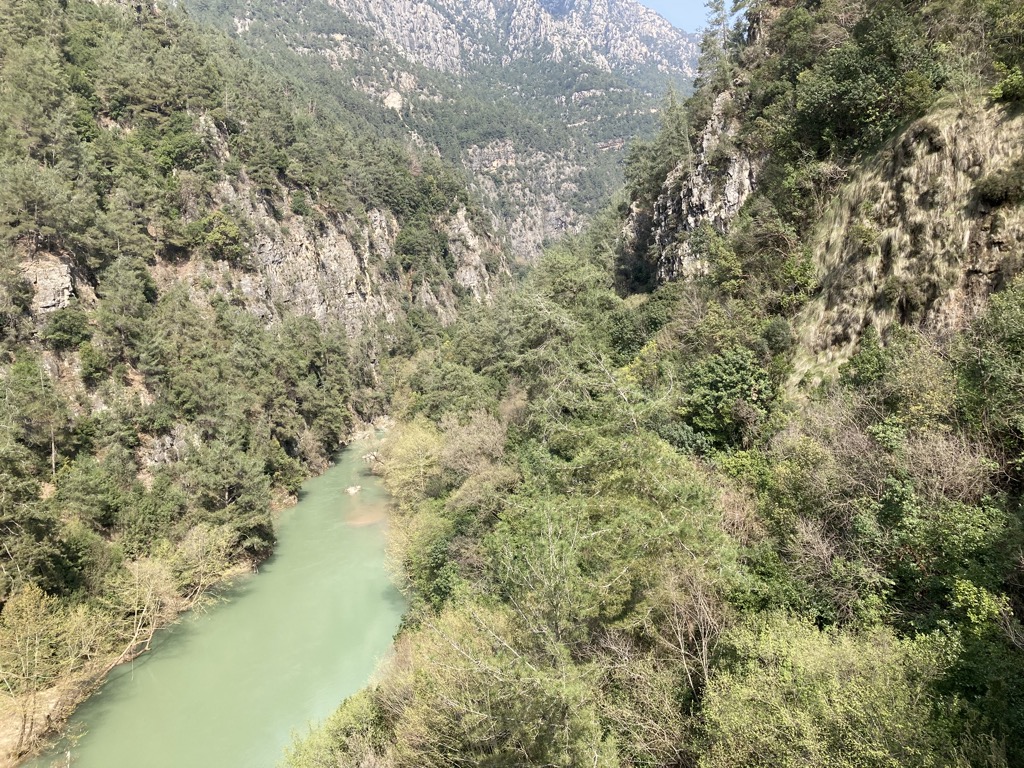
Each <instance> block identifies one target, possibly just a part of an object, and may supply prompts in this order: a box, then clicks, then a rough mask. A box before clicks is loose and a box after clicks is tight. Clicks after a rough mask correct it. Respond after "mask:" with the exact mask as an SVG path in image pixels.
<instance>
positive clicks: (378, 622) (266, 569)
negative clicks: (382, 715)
mask: <svg viewBox="0 0 1024 768" xmlns="http://www.w3.org/2000/svg"><path fill="white" fill-rule="evenodd" d="M365 450H366V444H359V443H356V444H355V445H353V446H352V447H350V448H349V449H347V450H346V451H345V452H344V453H342V454H341V455H340V457H339V461H338V464H337V465H336V466H334V467H332V468H331V469H329V470H328V471H327V472H326V473H325V474H324V475H322V476H321V477H318V478H316V479H314V480H310V481H309V482H308V483H307V484H306V485H305V486H303V490H302V494H301V496H300V500H299V503H298V504H297V505H296V506H295V507H293V508H291V509H289V510H286V511H285V512H283V513H282V515H281V517H280V520H279V525H278V545H277V549H276V551H275V554H274V556H273V557H272V558H271V559H270V560H268V561H267V562H266V563H264V564H263V565H261V566H260V572H259V575H257V576H253V577H249V578H245V579H242V580H241V581H240V583H238V584H237V585H236V586H234V587H233V588H232V589H231V590H230V591H228V592H227V594H226V595H225V597H226V598H227V599H226V600H224V601H222V602H217V603H215V604H213V605H212V606H211V607H209V608H208V609H207V610H205V611H203V612H200V613H196V614H193V615H189V616H186V617H185V618H184V619H183V620H182V621H179V622H178V623H177V624H175V625H174V626H172V627H170V628H169V629H166V630H163V631H162V632H160V633H159V634H158V635H157V639H156V642H155V643H154V647H153V650H151V651H150V652H149V653H147V654H144V655H143V656H140V657H139V658H137V659H136V660H135V661H134V662H133V663H129V664H124V665H122V666H120V667H118V668H117V669H115V670H114V671H113V672H112V673H111V674H110V676H109V679H108V680H107V682H106V683H105V684H104V686H103V687H102V688H101V689H100V691H99V692H98V693H97V694H96V695H94V696H93V697H92V698H90V699H89V700H88V701H87V702H85V704H83V705H82V706H81V707H80V708H79V709H78V710H77V711H76V712H75V714H74V716H73V717H72V718H71V722H70V723H69V731H68V732H69V733H71V734H76V733H77V734H81V735H80V738H78V739H77V744H76V745H74V746H73V747H72V748H71V749H70V753H69V748H68V744H69V742H67V741H65V742H63V743H61V744H58V745H57V746H55V747H54V748H53V749H52V750H51V751H50V752H49V753H48V754H46V755H43V756H42V757H40V758H38V759H37V760H35V761H34V762H31V763H29V764H28V765H29V766H30V767H31V768H48V767H49V766H52V765H67V762H68V759H69V754H70V758H71V759H72V765H73V766H75V768H135V767H136V766H140V767H141V766H144V767H145V768H264V767H265V768H272V766H275V765H277V764H278V763H279V761H280V760H281V757H282V754H283V752H284V749H285V747H286V746H287V745H288V744H289V743H290V742H291V739H292V735H293V733H304V732H306V730H307V728H308V726H309V724H311V723H313V722H315V721H317V720H320V719H322V718H324V717H325V716H327V715H328V714H330V712H332V711H333V710H334V709H335V708H336V707H337V706H338V704H339V703H340V702H341V700H342V699H344V698H345V697H346V696H348V695H349V694H351V693H354V692H355V691H356V690H358V689H359V688H361V687H362V686H364V685H365V684H366V683H367V682H368V681H369V679H370V677H371V675H372V674H373V672H374V669H375V668H376V666H377V664H378V662H379V661H380V660H381V659H382V658H383V657H384V656H385V655H386V654H387V652H388V650H389V649H390V647H391V641H392V637H393V635H394V633H395V631H396V629H397V628H398V623H399V620H400V618H401V615H402V611H403V610H404V604H403V601H402V598H401V596H400V594H399V593H398V592H397V591H396V590H395V588H394V586H393V585H392V583H391V581H390V579H389V577H388V574H387V572H386V570H385V567H384V525H385V519H386V512H387V504H388V498H387V496H386V494H385V492H384V491H383V489H382V488H381V486H380V483H379V481H378V480H377V479H376V478H375V477H373V476H371V475H369V474H368V472H367V471H366V467H365V463H364V462H363V460H362V459H361V458H360V456H361V454H362V453H363V452H364V451H365ZM350 486H362V490H361V491H360V492H359V493H357V494H355V495H350V494H349V493H347V492H346V488H348V487H350Z"/></svg>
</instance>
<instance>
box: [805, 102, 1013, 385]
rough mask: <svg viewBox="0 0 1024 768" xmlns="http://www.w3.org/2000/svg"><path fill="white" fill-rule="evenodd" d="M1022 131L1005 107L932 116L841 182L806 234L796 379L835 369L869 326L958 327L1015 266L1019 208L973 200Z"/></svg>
mask: <svg viewBox="0 0 1024 768" xmlns="http://www.w3.org/2000/svg"><path fill="white" fill-rule="evenodd" d="M1022 135H1024V116H1021V115H1012V114H1010V113H1008V112H1007V111H1006V110H1005V109H1003V108H996V107H982V106H977V107H974V108H968V109H959V108H949V109H945V110H941V111H937V112H934V113H932V114H930V115H928V116H927V117H926V118H923V119H921V120H918V121H917V122H915V123H914V124H913V125H911V126H910V127H909V128H908V129H907V130H906V131H905V132H904V133H903V134H902V135H900V136H899V137H897V138H896V139H894V140H893V141H892V142H891V143H890V144H889V146H888V147H887V148H886V149H885V151H883V152H881V153H879V155H878V156H877V157H876V159H875V160H874V161H873V162H871V163H870V164H868V165H866V166H865V167H863V168H862V169H861V170H860V171H859V172H858V173H857V174H856V175H855V176H854V177H853V178H852V179H851V180H850V181H849V183H847V184H846V185H845V187H843V189H842V190H841V191H840V193H839V194H838V195H837V196H836V198H835V199H834V200H833V202H832V205H831V207H830V208H829V211H828V212H827V214H826V216H825V217H824V218H823V220H822V221H821V223H820V225H819V227H818V231H817V233H816V236H815V238H814V257H815V263H816V266H817V269H818V273H819V277H820V279H821V285H822V290H821V293H820V295H819V296H818V297H817V298H815V299H814V300H813V301H812V302H811V304H810V305H809V306H808V307H807V308H806V310H805V311H804V312H803V314H802V315H801V317H800V318H799V323H798V329H799V333H800V340H801V344H800V345H799V348H800V349H801V350H802V351H803V354H802V356H801V357H800V358H798V359H797V361H796V375H795V378H796V379H797V380H799V379H805V378H810V379H812V380H813V379H817V378H820V377H821V376H822V375H824V374H826V373H828V372H829V371H834V370H835V369H836V368H837V367H838V365H839V364H840V363H842V362H843V361H845V360H846V359H848V358H849V356H850V354H851V353H852V352H853V351H854V349H855V348H856V345H857V342H858V340H859V339H860V337H861V335H862V334H863V332H864V330H865V329H866V328H867V327H868V326H869V325H873V326H874V327H875V328H876V329H877V330H878V331H879V332H880V333H881V334H882V336H883V338H884V337H885V335H886V333H887V331H888V329H889V328H891V327H893V326H894V325H897V324H902V325H907V324H909V325H914V326H917V327H921V328H923V329H925V330H928V331H932V332H935V333H938V334H940V335H942V334H948V333H951V332H953V331H956V330H958V329H960V328H962V327H963V326H964V325H965V323H966V322H967V321H968V320H970V318H971V317H973V316H974V315H975V314H976V313H977V312H978V311H979V310H980V309H981V308H982V307H983V306H984V303H985V300H986V299H987V297H988V296H989V294H991V293H992V292H993V291H995V290H998V289H1000V288H1001V287H1003V286H1004V285H1005V284H1006V282H1007V281H1008V280H1010V279H1011V278H1012V277H1013V276H1014V275H1015V274H1017V273H1018V272H1019V271H1020V270H1021V268H1022V267H1024V208H1022V207H1021V206H1004V207H998V208H991V207H989V206H987V205H985V204H984V203H983V202H982V201H981V200H979V198H978V196H977V193H976V186H977V182H978V180H979V179H981V178H983V177H984V176H986V175H988V174H990V173H992V172H995V171H1000V170H1003V169H1004V168H1006V167H1008V166H1009V165H1010V163H1011V162H1013V161H1014V160H1017V159H1019V158H1020V157H1021V141H1020V137H1021V136H1022Z"/></svg>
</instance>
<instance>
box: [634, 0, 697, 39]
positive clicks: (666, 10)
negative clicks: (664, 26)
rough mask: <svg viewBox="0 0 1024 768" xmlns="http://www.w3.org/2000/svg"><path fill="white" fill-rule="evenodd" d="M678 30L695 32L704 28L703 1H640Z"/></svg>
mask: <svg viewBox="0 0 1024 768" xmlns="http://www.w3.org/2000/svg"><path fill="white" fill-rule="evenodd" d="M640 2H641V3H643V4H644V5H646V6H647V7H648V8H653V9H654V10H656V11H657V12H658V13H660V14H661V15H662V16H664V17H665V18H666V19H668V20H669V21H671V22H672V23H673V24H675V25H676V26H677V27H679V28H680V29H685V30H686V31H687V32H696V31H697V28H698V27H703V26H704V16H705V9H704V0H640Z"/></svg>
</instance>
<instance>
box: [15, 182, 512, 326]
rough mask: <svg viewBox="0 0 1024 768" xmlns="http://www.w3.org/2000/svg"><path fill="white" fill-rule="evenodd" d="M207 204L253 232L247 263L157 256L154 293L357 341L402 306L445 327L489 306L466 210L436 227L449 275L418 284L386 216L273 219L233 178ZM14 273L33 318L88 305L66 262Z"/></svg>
mask: <svg viewBox="0 0 1024 768" xmlns="http://www.w3.org/2000/svg"><path fill="white" fill-rule="evenodd" d="M214 199H215V203H216V205H217V206H218V207H219V208H230V209H231V210H232V212H233V213H234V214H235V215H236V216H240V218H241V219H242V220H243V221H244V222H245V223H246V224H247V229H248V230H249V231H250V232H251V233H252V235H251V238H250V239H249V242H248V243H247V245H248V249H249V258H248V259H247V261H246V262H245V263H243V264H229V263H228V262H225V261H218V260H213V259H209V258H193V259H189V260H186V261H182V262H176V261H166V260H162V259H157V260H156V261H155V263H154V264H153V265H152V266H151V268H150V271H151V273H152V275H153V277H154V279H155V280H156V283H157V285H158V286H160V287H161V288H167V287H169V286H171V285H174V284H178V283H184V284H185V285H188V286H189V287H190V289H191V293H192V296H193V298H194V299H195V300H196V301H199V302H205V301H207V300H208V299H209V297H210V296H212V295H217V294H219V295H221V296H223V297H224V298H226V299H228V300H229V301H232V302H233V303H236V304H239V305H241V306H244V307H246V309H248V310H249V311H251V312H252V313H253V314H255V315H257V316H258V317H260V318H262V319H263V320H264V321H266V322H267V323H271V322H274V321H275V320H277V319H279V318H280V317H281V316H282V315H283V314H285V313H288V314H292V315H304V316H308V317H313V318H315V319H316V320H317V321H319V322H321V323H323V322H326V321H328V320H330V321H338V322H341V323H342V324H343V325H344V327H345V328H346V330H347V331H348V333H349V335H351V336H356V335H358V334H359V333H360V332H361V331H362V330H363V329H364V328H366V327H367V326H368V325H370V324H372V323H373V322H375V321H376V320H377V319H379V318H382V319H384V320H386V321H389V322H390V321H393V320H394V319H395V318H396V317H397V316H398V315H399V314H400V313H401V312H402V311H403V309H404V308H407V307H409V306H414V307H415V306H420V307H422V308H423V309H426V310H427V311H429V312H432V313H434V314H435V315H437V317H438V318H439V319H440V320H441V321H442V322H443V323H447V322H450V321H451V320H452V319H454V317H455V315H456V305H457V304H458V301H459V297H460V296H472V297H473V298H474V299H475V300H477V301H482V302H484V301H488V300H489V299H490V296H491V285H492V281H493V280H494V279H496V278H497V277H499V276H500V275H501V274H502V273H504V272H507V269H508V268H507V265H506V264H505V258H504V255H503V252H502V250H501V248H500V247H499V245H498V244H497V243H496V242H495V241H494V240H493V238H492V237H491V236H490V235H489V234H488V233H486V232H484V231H481V230H480V228H479V227H478V226H475V225H474V224H473V223H472V222H471V221H470V219H469V216H468V212H467V211H466V209H465V208H460V209H458V210H457V211H456V212H455V213H454V214H453V215H450V216H448V217H447V218H446V219H445V220H444V221H440V222H438V224H439V229H440V230H441V231H443V232H444V233H445V235H446V238H447V249H448V253H449V257H450V259H451V261H452V263H453V264H454V268H450V267H449V268H448V269H445V268H444V267H443V266H442V265H437V266H438V269H437V270H436V271H435V273H434V274H435V275H444V274H445V273H447V272H450V274H448V275H447V276H446V277H436V276H435V277H430V278H424V277H422V276H419V275H416V274H413V273H410V272H406V271H403V270H402V269H400V268H399V266H398V264H397V262H396V253H395V239H396V237H397V236H398V233H399V231H400V226H399V223H398V220H397V219H396V218H395V216H394V214H393V213H391V212H390V211H386V210H377V209H372V210H370V211H367V212H366V214H365V216H355V215H353V216H349V217H338V216H324V215H316V214H311V215H309V216H300V215H296V214H290V215H288V216H287V217H285V218H278V217H275V216H274V215H273V214H272V212H271V211H270V210H269V209H268V207H267V204H266V202H265V201H263V200H262V199H261V198H260V197H259V196H257V195H254V194H253V193H252V190H251V189H250V188H249V187H248V185H247V184H246V183H245V182H244V181H239V180H235V181H234V182H228V181H223V182H221V183H219V184H218V185H217V186H216V188H215V189H214ZM20 267H21V274H22V277H23V278H24V279H25V281H26V282H28V284H29V285H30V286H31V287H32V291H33V298H32V310H33V313H34V314H35V315H37V316H42V315H46V314H48V313H50V312H53V311H55V310H58V309H63V308H65V307H67V306H69V305H70V303H71V301H72V300H73V299H77V300H79V301H80V302H82V303H83V304H84V305H85V306H90V305H92V304H94V303H95V299H96V297H95V293H94V291H93V287H92V285H91V283H90V280H89V277H88V275H86V274H85V273H83V272H82V271H81V270H79V269H77V268H76V267H75V263H74V260H73V258H71V257H70V255H62V254H54V253H49V252H40V253H37V254H34V255H32V256H28V255H26V256H25V257H24V258H22V260H21V262H20Z"/></svg>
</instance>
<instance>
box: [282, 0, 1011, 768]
mask: <svg viewBox="0 0 1024 768" xmlns="http://www.w3.org/2000/svg"><path fill="white" fill-rule="evenodd" d="M1019 5H1020V4H1019V3H1015V2H1010V0H996V1H995V2H992V3H986V4H984V5H983V6H979V5H977V4H975V3H967V2H959V0H937V1H936V2H926V3H916V2H914V3H911V2H906V3H902V2H897V3H892V2H888V0H877V1H874V0H867V2H863V3H852V4H851V3H831V2H823V3H819V2H815V1H811V0H808V1H807V2H803V1H802V0H798V2H791V1H790V0H768V1H767V2H759V3H754V4H751V5H750V6H748V15H747V17H746V19H744V20H743V23H742V24H740V25H738V26H737V27H736V28H735V29H728V28H727V27H725V26H724V25H723V26H721V27H720V28H717V29H714V30H712V34H711V35H709V37H708V45H707V46H706V48H705V50H704V51H703V54H704V55H703V58H702V61H703V63H704V65H705V69H704V70H703V71H702V72H701V76H700V78H699V82H700V83H701V87H700V88H699V89H698V91H697V93H696V94H695V95H694V96H693V98H691V99H690V100H688V102H687V103H686V104H685V105H679V104H676V105H670V108H669V109H666V110H665V111H664V113H663V121H662V127H661V131H660V132H659V134H658V135H657V136H656V137H654V138H653V139H652V140H650V141H646V142H640V143H638V144H637V145H635V146H634V148H633V150H632V151H631V152H630V156H629V163H628V165H627V168H626V179H627V185H628V189H627V193H628V197H629V199H628V202H626V203H623V205H622V206H620V207H619V209H618V210H616V211H609V212H607V213H606V214H605V215H604V216H602V217H600V218H599V219H598V220H597V222H596V224H595V226H594V227H592V228H591V229H590V230H589V231H588V232H587V233H586V234H585V235H584V236H582V237H580V238H576V239H572V240H569V241H567V242H565V243H563V244H562V245H561V246H560V247H557V248H553V249H551V250H550V251H549V252H548V253H547V254H545V256H544V257H543V258H542V259H541V260H540V261H539V263H538V265H537V268H536V269H535V270H534V271H532V272H531V273H530V275H529V276H528V278H527V279H526V280H524V282H523V283H522V284H521V285H519V286H517V287H516V289H515V290H511V291H508V292H505V293H503V294H502V295H500V296H499V297H498V298H497V299H496V301H495V302H494V304H493V305H492V306H491V307H489V308H488V309H486V310H483V311H481V312H479V313H477V314H475V315H474V316H472V317H469V316H466V317H463V318H461V319H460V321H459V322H457V323H455V324H453V326H451V327H450V328H449V329H447V330H446V332H445V334H444V335H443V338H442V339H441V341H440V343H438V344H437V345H435V346H434V347H432V348H424V349H423V350H421V351H420V353H419V354H418V355H417V356H416V357H415V358H414V359H413V360H412V361H411V363H410V366H411V368H412V370H411V371H410V372H409V374H408V375H407V376H406V378H405V382H404V391H402V392H401V396H400V397H399V398H398V400H397V401H396V405H398V406H399V407H400V408H401V411H400V413H398V414H397V415H398V416H399V426H398V428H397V429H396V430H395V431H394V432H393V433H392V434H391V435H390V436H389V437H388V439H387V440H386V441H385V443H384V447H383V449H382V451H381V452H380V456H381V458H382V461H381V466H380V471H381V472H382V473H383V475H384V477H385V480H386V482H387V483H388V485H389V487H390V488H391V489H392V491H393V493H394V494H395V496H396V498H397V499H398V507H399V509H398V511H397V512H396V514H395V517H394V519H393V521H392V530H393V531H394V534H393V536H394V557H395V561H396V562H398V563H400V564H401V565H402V575H403V576H404V578H405V583H404V587H405V589H406V592H407V594H408V595H409V597H410V602H411V609H410V612H409V615H408V617H407V620H406V623H405V627H404V631H403V632H402V633H401V635H400V637H399V638H398V641H397V643H396V652H395V654H394V656H393V657H392V658H391V659H389V660H388V661H387V662H386V664H385V666H384V671H383V672H382V674H381V675H380V677H379V679H378V680H376V681H375V683H374V684H373V685H372V686H370V687H369V688H367V689H366V690H365V691H363V692H361V693H360V694H358V695H356V696H354V697H352V698H350V699H349V700H347V701H346V702H345V703H344V704H343V705H342V707H341V708H340V709H339V710H338V712H337V713H336V714H335V715H334V716H332V717H331V718H329V719H328V721H327V722H326V723H325V724H324V725H323V726H322V727H321V728H320V729H318V730H317V731H315V732H314V733H313V734H311V735H310V736H309V737H308V738H307V739H304V740H300V741H299V742H297V743H296V745H295V747H294V749H293V751H292V753H291V755H290V756H289V765H290V766H293V768H311V767H312V766H319V765H324V764H330V765H344V766H362V767H366V768H368V767H369V766H388V767H389V768H397V767H398V766H423V765H426V766H439V767H440V766H446V765H479V764H498V765H520V764H524V763H525V764H531V765H593V766H602V767H608V768H619V767H622V766H687V767H688V768H689V767H696V768H748V767H749V766H761V765H771V766H776V765H780V766H782V765H794V766H795V765H814V766H819V765H828V766H837V767H839V768H860V767H863V766H879V768H881V766H896V765H900V766H921V767H922V768H924V766H934V765H944V766H957V767H958V768H966V767H967V766H972V767H974V766H986V767H990V768H1008V767H1009V766H1015V765H1021V764H1022V763H1024V715H1022V713H1024V625H1022V623H1021V616H1022V615H1024V561H1022V558H1021V552H1022V551H1024V525H1022V519H1024V518H1022V506H1021V489H1022V488H1024V470H1022V464H1021V460H1020V457H1021V455H1022V452H1024V425H1022V420H1021V418H1020V413H1021V412H1022V410H1024V390H1022V388H1021V385H1020V383H1021V382H1022V381H1024V342H1022V340H1024V280H1022V278H1021V277H1020V275H1019V271H1020V268H1021V248H1022V239H1021V237H1022V230H1021V223H1022V210H1024V208H1022V206H1024V139H1022V133H1021V125H1020V122H1021V114H1020V111H1021V102H1022V100H1024V87H1022V86H1024V77H1022V75H1021V71H1022V70H1021V68H1022V67H1024V46H1022V44H1021V43H1022V41H1024V14H1022V13H1021V9H1020V7H1019ZM453 382H459V383H458V384H457V385H454V386H453Z"/></svg>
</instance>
